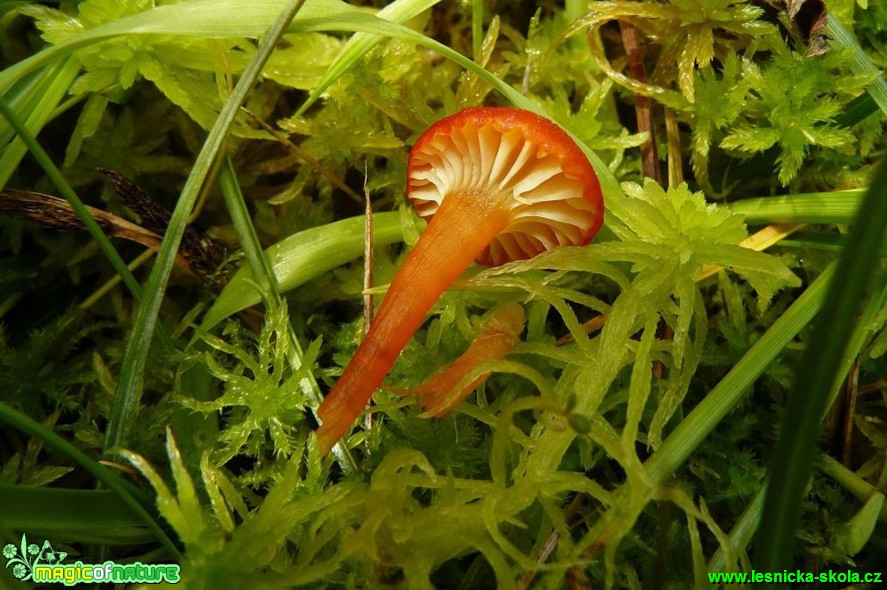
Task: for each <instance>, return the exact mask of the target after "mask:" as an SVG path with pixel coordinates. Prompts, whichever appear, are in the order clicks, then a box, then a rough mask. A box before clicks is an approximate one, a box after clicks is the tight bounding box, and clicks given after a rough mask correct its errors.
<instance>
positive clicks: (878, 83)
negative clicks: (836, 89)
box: [825, 12, 887, 115]
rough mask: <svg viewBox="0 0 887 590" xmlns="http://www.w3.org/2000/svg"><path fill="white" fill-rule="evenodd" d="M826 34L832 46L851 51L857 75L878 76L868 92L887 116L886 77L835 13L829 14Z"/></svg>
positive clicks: (851, 63) (853, 66)
mask: <svg viewBox="0 0 887 590" xmlns="http://www.w3.org/2000/svg"><path fill="white" fill-rule="evenodd" d="M825 32H826V34H828V35H829V37H831V42H830V45H832V46H834V47H844V48H847V49H849V50H850V51H851V52H852V54H853V60H852V61H851V62H850V68H851V69H852V70H853V73H855V74H876V75H877V77H876V78H875V81H874V82H872V83H871V84H870V85H869V87H868V88H866V92H867V93H868V94H869V96H871V97H872V100H874V101H875V104H877V105H878V108H880V109H881V112H882V113H884V114H885V115H887V82H885V81H884V76H882V75H881V74H880V72H881V70H880V69H878V67H877V66H875V64H873V63H872V62H871V60H870V59H869V58H868V56H867V55H866V54H865V52H864V51H863V50H862V47H860V46H859V43H858V42H857V41H856V38H855V37H854V36H853V33H851V32H850V31H849V30H848V29H847V27H845V26H844V24H843V23H842V22H841V21H839V20H838V19H837V18H836V17H835V14H834V13H833V12H831V13H829V15H828V20H827V21H826V24H825Z"/></svg>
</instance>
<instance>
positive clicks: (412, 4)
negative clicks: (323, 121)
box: [296, 0, 440, 116]
mask: <svg viewBox="0 0 887 590" xmlns="http://www.w3.org/2000/svg"><path fill="white" fill-rule="evenodd" d="M438 2H440V0H397V1H396V2H392V3H391V4H389V5H388V6H386V7H385V8H383V9H382V10H380V11H379V12H377V13H376V16H377V17H379V18H383V19H385V20H390V21H391V22H395V23H403V22H406V21H408V20H410V19H411V18H413V17H415V16H418V15H419V14H421V13H422V12H424V11H425V10H428V9H429V8H431V7H432V6H434V5H435V4H437V3H438ZM383 38H384V37H383V36H381V35H371V34H367V33H356V34H355V35H353V36H352V37H351V39H349V40H348V42H347V43H346V44H345V47H343V48H342V52H341V53H340V54H339V55H338V56H337V57H336V59H335V61H333V63H332V64H330V67H329V68H327V70H326V72H324V74H323V77H322V78H321V79H320V81H319V82H318V83H317V87H315V88H314V90H312V91H311V94H310V95H308V98H307V99H306V100H305V102H304V103H303V104H302V106H301V107H299V110H298V111H296V116H301V115H303V114H304V113H305V111H307V110H308V107H310V106H311V105H312V104H314V103H315V102H317V100H318V99H319V98H320V96H321V95H322V94H323V93H324V92H326V91H327V89H328V88H329V87H330V86H332V85H333V84H334V83H335V82H336V80H338V79H339V78H340V77H341V76H342V74H344V73H345V72H347V71H348V70H349V69H350V68H351V66H353V65H354V64H355V63H356V62H357V60H359V59H360V58H361V57H363V56H364V55H366V53H367V52H368V51H369V50H370V49H372V48H373V46H375V45H376V43H378V42H379V41H381V40H382V39H383Z"/></svg>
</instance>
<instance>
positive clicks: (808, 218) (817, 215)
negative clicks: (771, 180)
mask: <svg viewBox="0 0 887 590" xmlns="http://www.w3.org/2000/svg"><path fill="white" fill-rule="evenodd" d="M864 194H865V189H854V190H849V191H841V192H833V193H803V194H798V195H786V196H783V197H759V198H754V199H743V200H741V201H736V202H735V203H730V209H731V210H732V211H733V212H734V213H741V214H743V215H745V222H746V223H748V224H750V225H754V224H760V223H849V222H850V221H851V220H852V219H853V216H854V215H855V214H856V211H857V209H859V204H860V203H861V202H862V197H863V195H864Z"/></svg>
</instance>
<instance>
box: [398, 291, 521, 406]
mask: <svg viewBox="0 0 887 590" xmlns="http://www.w3.org/2000/svg"><path fill="white" fill-rule="evenodd" d="M524 321H525V317H524V308H523V307H521V306H520V305H519V304H517V303H503V304H502V305H500V306H499V307H497V308H496V309H494V310H493V311H492V312H491V313H490V315H489V317H487V318H486V319H485V320H484V322H483V323H482V324H481V325H480V327H479V328H478V331H477V336H475V338H474V340H472V342H471V345H469V347H468V350H466V351H465V352H463V353H462V355H461V356H460V357H459V358H457V359H456V360H455V361H453V362H452V363H450V364H449V365H447V366H446V367H444V368H443V369H441V370H440V371H438V372H437V373H435V374H434V375H432V376H431V377H429V378H428V379H426V380H425V381H423V382H422V383H420V384H419V385H418V386H417V387H415V388H413V389H411V390H407V391H405V392H403V395H418V396H421V398H422V409H424V410H425V413H426V414H430V415H432V416H434V417H435V418H440V417H441V416H443V415H444V414H446V413H447V412H449V411H450V410H452V409H453V408H455V407H456V406H457V405H459V402H461V401H462V400H463V399H465V398H466V397H468V396H469V395H470V394H471V392H473V391H474V390H475V389H477V388H478V387H480V386H481V384H482V383H483V382H484V381H486V380H487V378H488V377H489V376H490V373H489V372H487V373H481V374H480V375H478V376H477V377H475V378H474V379H472V380H471V381H468V382H467V383H466V382H465V380H466V379H467V378H468V375H469V374H470V373H471V372H472V371H474V370H475V368H477V366H478V365H480V364H481V363H483V362H484V361H491V360H499V359H501V358H503V357H505V355H506V354H508V353H509V352H510V351H511V349H512V348H513V347H514V345H515V344H517V343H518V342H519V341H520V333H521V332H523V331H524ZM460 385H461V387H459V386H460Z"/></svg>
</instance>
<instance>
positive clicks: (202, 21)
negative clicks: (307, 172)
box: [0, 0, 358, 94]
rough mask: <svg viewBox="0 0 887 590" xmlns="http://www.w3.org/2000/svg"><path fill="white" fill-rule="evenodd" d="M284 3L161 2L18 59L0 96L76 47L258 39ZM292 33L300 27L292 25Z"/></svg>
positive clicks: (322, 13) (330, 1) (318, 3)
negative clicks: (163, 38)
mask: <svg viewBox="0 0 887 590" xmlns="http://www.w3.org/2000/svg"><path fill="white" fill-rule="evenodd" d="M286 5H287V2H285V1H284V0H253V1H252V2H250V3H249V4H248V6H247V5H245V4H244V2H243V0H196V1H190V2H177V3H175V4H165V5H163V6H158V7H155V8H153V9H151V10H146V11H144V12H139V13H136V14H131V15H128V16H125V17H123V18H121V19H119V20H116V21H113V22H109V23H105V24H103V25H100V26H98V27H95V28H92V29H88V30H86V31H83V32H82V33H79V34H77V35H73V36H71V37H69V38H67V39H65V40H64V41H62V42H61V43H58V44H57V45H53V46H51V47H47V48H45V49H43V50H42V51H40V52H39V53H37V54H35V55H33V56H31V57H29V58H27V59H25V60H22V61H20V62H18V63H16V64H13V65H12V66H10V67H8V68H6V69H5V70H3V71H2V72H0V94H5V93H6V91H7V90H8V88H9V87H10V86H11V85H12V84H14V83H15V82H16V81H17V80H19V79H20V78H22V77H23V76H25V75H27V74H28V73H30V72H34V71H36V70H38V69H40V68H41V67H43V66H44V65H45V64H47V63H51V62H53V61H56V60H58V59H59V58H61V57H63V56H66V55H70V54H71V53H73V52H74V51H76V50H77V49H80V48H82V47H87V46H89V45H92V44H95V43H99V42H101V41H105V40H108V39H113V38H115V37H119V36H122V35H155V34H156V35H177V36H179V35H181V36H188V37H200V38H219V37H254V38H255V37H260V36H262V35H264V34H265V32H266V31H267V30H268V28H269V27H270V26H271V24H272V23H273V22H274V21H275V19H276V18H277V16H278V15H279V14H280V13H281V11H282V10H283V9H284V6H286ZM353 12H358V10H357V9H356V8H354V7H351V6H348V5H347V4H345V3H344V2H340V1H338V0H312V1H311V2H310V3H308V5H307V6H306V7H305V9H304V11H302V13H301V14H300V15H299V19H300V20H304V21H307V22H311V21H312V19H318V18H327V17H331V16H336V15H340V14H343V13H353ZM291 28H292V30H293V31H298V30H299V24H298V23H296V24H294V25H292V27H291Z"/></svg>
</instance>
